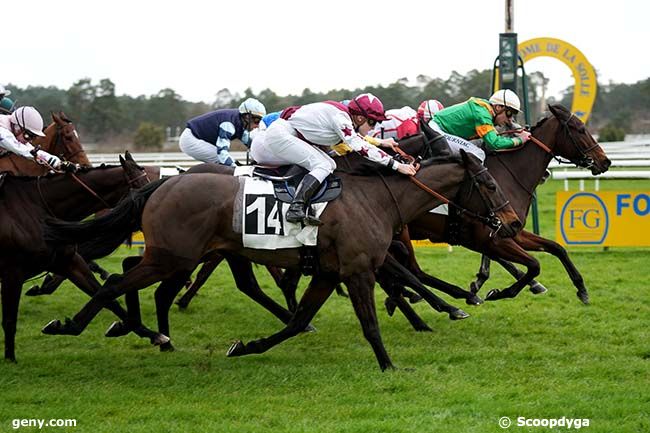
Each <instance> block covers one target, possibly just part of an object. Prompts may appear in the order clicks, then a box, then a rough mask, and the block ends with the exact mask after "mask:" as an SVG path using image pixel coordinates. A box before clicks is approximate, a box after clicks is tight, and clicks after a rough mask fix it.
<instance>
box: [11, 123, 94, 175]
mask: <svg viewBox="0 0 650 433" xmlns="http://www.w3.org/2000/svg"><path fill="white" fill-rule="evenodd" d="M43 132H44V133H45V137H37V138H36V139H34V142H33V145H34V147H37V146H38V147H40V148H41V149H43V150H44V151H46V152H48V153H50V154H52V155H56V156H59V157H61V158H63V159H65V160H66V161H70V162H74V163H76V164H79V165H81V166H88V167H89V166H90V161H89V160H88V156H87V155H86V152H85V151H84V149H83V147H82V146H81V143H80V142H79V136H78V134H77V131H76V129H75V126H74V124H73V123H72V122H71V121H70V119H68V118H67V117H66V115H65V114H64V113H63V112H59V113H58V114H55V113H52V123H50V124H49V125H48V126H47V127H46V128H45V130H44V131H43ZM48 171H49V169H48V168H47V167H45V166H43V165H41V164H38V163H37V162H36V161H34V160H33V159H29V158H24V157H22V156H20V155H15V154H13V153H11V152H7V153H4V154H2V155H0V172H8V173H11V174H13V175H15V176H43V175H45V174H47V172H48Z"/></svg>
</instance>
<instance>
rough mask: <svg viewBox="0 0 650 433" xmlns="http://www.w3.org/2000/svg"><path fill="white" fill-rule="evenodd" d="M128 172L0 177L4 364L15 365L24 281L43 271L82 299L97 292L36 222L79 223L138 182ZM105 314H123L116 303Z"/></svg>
mask: <svg viewBox="0 0 650 433" xmlns="http://www.w3.org/2000/svg"><path fill="white" fill-rule="evenodd" d="M124 164H126V162H123V165H124ZM132 171H133V170H128V169H127V168H125V167H120V166H118V167H107V166H102V167H98V168H85V169H82V170H81V171H80V172H79V173H77V174H74V175H73V174H69V173H68V174H54V175H47V176H43V177H14V176H5V177H4V179H3V182H2V187H1V188H2V189H1V190H0V195H2V200H0V244H2V246H3V249H2V252H0V280H1V281H2V287H1V297H2V327H3V329H4V333H5V344H4V346H5V359H7V360H10V361H15V360H16V355H15V336H16V324H17V319H18V305H19V301H20V293H21V289H22V286H23V283H24V282H25V280H26V279H27V278H29V277H32V276H34V275H37V274H38V273H40V272H43V271H45V270H48V271H52V272H56V273H59V274H61V275H64V276H65V277H66V278H69V279H70V280H71V281H72V282H73V283H74V284H76V285H77V286H78V287H79V288H81V289H82V290H83V291H84V292H86V293H88V294H92V293H94V292H95V291H96V290H97V289H99V288H100V285H99V283H98V282H97V281H96V280H95V278H94V277H93V275H92V273H91V272H90V270H89V269H88V266H87V265H86V263H85V262H84V260H83V259H82V258H81V256H79V254H76V253H75V250H74V248H70V247H69V246H60V245H52V244H47V243H46V242H45V240H44V238H43V230H42V228H41V225H42V222H43V221H44V220H45V219H46V218H48V217H52V216H57V217H60V218H67V219H70V220H80V219H82V218H84V217H87V216H88V215H90V214H92V213H94V212H96V211H98V210H100V209H103V208H106V207H110V206H112V205H114V204H115V203H117V202H118V201H119V199H120V198H121V197H122V196H123V195H124V194H125V193H126V192H127V191H128V190H129V188H130V187H131V186H137V183H138V182H142V178H141V174H142V170H140V169H137V170H136V173H135V174H134V173H132ZM109 309H111V311H113V312H114V313H115V314H117V315H118V317H120V318H122V319H126V312H125V311H124V310H123V309H122V308H121V307H120V306H119V304H118V303H112V304H111V305H110V306H109ZM137 333H138V335H141V336H144V337H149V338H155V337H156V336H157V334H155V333H152V332H150V331H148V330H142V329H138V330H137Z"/></svg>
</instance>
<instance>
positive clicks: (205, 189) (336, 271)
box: [43, 154, 520, 369]
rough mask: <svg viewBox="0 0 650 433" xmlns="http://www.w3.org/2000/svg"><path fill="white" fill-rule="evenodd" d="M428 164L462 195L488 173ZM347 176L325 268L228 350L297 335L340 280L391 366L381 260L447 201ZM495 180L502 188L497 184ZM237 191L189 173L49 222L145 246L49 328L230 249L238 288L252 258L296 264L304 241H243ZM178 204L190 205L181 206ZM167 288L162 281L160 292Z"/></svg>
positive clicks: (73, 232)
mask: <svg viewBox="0 0 650 433" xmlns="http://www.w3.org/2000/svg"><path fill="white" fill-rule="evenodd" d="M422 165H423V167H422V168H421V169H420V171H419V172H418V175H417V176H416V178H417V179H418V180H419V181H420V182H422V183H424V184H425V185H428V186H429V187H430V188H432V189H434V190H435V191H437V192H438V193H440V194H443V195H444V196H446V197H453V196H455V195H456V193H457V192H458V190H459V188H460V185H461V184H462V183H463V182H462V181H463V179H464V178H465V176H466V175H467V173H471V174H472V175H474V174H477V173H479V172H481V173H482V174H481V175H482V176H485V175H487V173H485V170H484V169H483V167H482V166H481V165H480V164H479V163H478V162H477V161H475V160H474V159H472V158H470V157H467V156H466V155H464V154H463V162H462V163H461V164H459V163H441V164H433V163H432V162H431V161H429V162H428V163H426V164H425V163H423V164H422ZM341 180H342V182H343V184H344V185H346V187H345V189H344V191H343V193H342V195H341V197H340V198H339V199H337V200H335V201H333V202H332V203H330V204H329V205H328V207H327V208H326V209H325V212H324V213H323V215H322V217H321V220H322V221H323V222H324V226H323V227H321V228H320V229H319V234H318V246H317V249H318V268H319V271H318V272H317V273H316V274H315V275H314V276H313V278H312V280H311V283H310V285H309V287H308V289H307V291H306V292H305V294H304V295H303V297H302V299H301V301H300V303H299V305H298V309H297V311H296V313H295V314H294V315H293V317H292V318H291V320H290V321H289V323H288V324H287V325H286V327H285V328H284V329H283V330H282V331H280V332H279V333H277V334H275V335H273V336H272V337H270V338H268V339H262V340H257V341H253V342H250V343H248V344H246V345H244V344H243V343H241V342H237V343H236V344H234V345H233V346H232V347H231V348H230V350H229V351H228V355H229V356H239V355H244V354H250V353H261V352H264V351H266V350H268V349H269V348H271V347H273V346H274V345H276V344H278V343H280V342H282V341H284V340H286V339H288V338H290V337H292V336H295V335H296V334H297V333H299V332H300V331H302V330H303V329H305V327H306V326H307V325H308V324H309V322H310V321H311V319H312V318H313V316H314V315H315V314H316V313H317V311H318V310H319V309H320V307H321V306H322V305H323V303H324V302H325V301H326V300H327V298H328V297H329V295H330V294H331V292H332V291H333V290H334V286H335V285H336V284H337V283H338V282H339V281H342V282H344V283H345V284H346V286H347V287H348V290H349V293H350V298H351V301H352V304H353V306H354V309H355V312H356V314H357V317H358V318H359V321H360V322H361V326H362V329H363V332H364V335H365V336H366V338H367V340H368V341H369V342H370V344H371V346H372V348H373V350H374V352H375V356H376V357H377V361H378V363H379V366H380V368H381V369H386V368H389V367H392V363H391V361H390V358H389V357H388V354H387V352H386V350H385V348H384V346H383V342H382V341H381V337H380V335H379V327H378V324H377V317H376V312H375V304H374V298H373V289H374V283H375V269H377V268H378V267H379V266H380V265H381V264H382V263H383V262H384V260H385V258H386V251H387V249H388V246H389V245H390V243H391V239H392V236H393V233H394V231H395V230H397V229H399V228H401V227H402V226H403V225H404V224H405V223H408V222H409V221H411V220H413V219H414V218H416V217H417V216H418V215H420V214H422V213H424V212H426V211H427V210H428V209H431V208H432V207H433V206H435V205H436V204H438V203H440V202H441V200H440V199H439V198H434V197H432V196H431V195H430V194H429V193H428V192H425V191H424V190H422V189H420V188H419V187H417V186H415V185H414V183H413V182H411V181H410V179H409V178H406V177H403V176H398V175H392V176H386V177H385V178H384V177H382V178H378V177H374V176H372V177H370V176H367V177H361V176H353V175H349V174H341ZM493 185H494V191H496V190H497V188H496V184H493ZM239 189H240V180H239V179H237V178H233V177H232V176H226V175H215V174H188V175H184V176H178V177H176V178H170V179H169V180H167V181H165V182H162V181H159V182H154V183H152V184H150V185H148V186H145V187H144V188H142V189H141V191H140V192H139V193H137V194H135V198H134V200H132V201H123V202H122V204H121V205H119V206H118V207H116V208H115V209H114V210H113V211H112V212H111V214H110V215H107V216H105V217H102V218H99V219H97V220H95V221H92V222H88V223H78V224H73V223H69V224H64V223H58V224H55V225H53V226H52V225H50V227H49V228H48V229H47V231H48V238H50V239H65V240H67V241H68V242H73V243H74V242H78V241H80V240H88V239H90V240H91V241H92V242H95V243H98V244H105V243H115V242H116V241H117V240H118V239H119V240H121V239H123V238H124V237H125V236H126V235H128V234H130V233H131V232H132V230H133V229H134V228H137V227H139V226H140V225H141V226H142V229H143V232H144V235H145V242H146V249H145V254H144V257H143V259H142V261H141V262H140V263H139V264H137V265H136V266H135V267H133V268H132V269H130V270H129V271H127V272H126V273H124V274H123V275H121V276H117V275H112V276H111V277H109V279H108V280H107V281H106V283H105V284H104V286H103V288H102V289H101V291H100V292H99V293H97V294H96V295H95V296H93V298H92V299H91V301H90V302H89V303H88V304H86V306H85V307H84V308H83V309H82V310H81V311H80V312H79V313H78V314H77V315H75V317H74V318H73V319H71V320H66V322H65V323H61V322H59V321H58V320H53V321H52V322H50V323H49V324H48V325H47V326H46V327H45V328H44V329H43V332H45V333H49V334H70V335H78V334H80V333H81V332H82V331H83V329H84V328H85V327H86V326H87V325H88V323H89V322H90V321H91V320H92V318H93V317H94V316H95V315H96V314H97V313H98V312H99V311H100V309H101V308H102V306H103V305H105V303H106V302H108V301H111V300H114V299H115V298H117V297H119V296H121V295H123V294H125V293H127V292H131V291H137V290H140V289H142V288H145V287H147V286H149V285H151V284H153V283H156V282H158V281H163V280H164V281H165V282H168V283H169V284H171V285H173V284H174V282H175V283H176V285H177V284H178V283H179V282H180V283H181V284H182V283H183V282H184V281H185V280H186V279H187V276H188V275H189V274H190V273H191V272H192V271H193V270H194V269H195V267H196V266H197V265H198V264H199V263H200V262H201V261H203V260H206V258H209V257H210V254H211V253H215V252H216V253H219V254H221V255H224V256H225V257H226V259H227V260H228V261H229V264H230V265H231V268H232V270H233V274H234V275H235V278H236V280H237V284H238V286H239V285H240V284H248V283H249V282H248V281H242V278H240V277H241V276H242V274H241V272H239V271H242V272H244V274H245V276H247V275H249V274H250V263H249V262H247V260H246V259H248V260H252V261H254V262H258V263H263V264H270V265H275V266H280V267H284V268H296V267H299V266H300V262H301V257H300V252H299V250H298V249H281V250H275V251H268V250H253V249H250V248H245V247H244V246H243V245H242V238H241V234H240V233H237V230H235V229H234V228H233V224H232V222H233V215H234V213H235V209H236V208H237V206H238V203H236V199H235V197H236V196H237V193H238V191H239ZM179 203H183V204H184V205H183V206H178V204H179ZM497 216H498V217H499V218H500V220H501V221H502V223H503V228H502V230H501V231H502V233H505V234H510V235H512V234H514V233H515V232H516V231H517V230H518V229H519V228H520V222H519V220H518V219H517V218H516V217H515V215H514V213H513V211H512V210H511V208H510V207H509V206H505V207H503V208H502V209H501V210H499V211H498V212H497ZM244 258H245V259H244ZM246 263H248V265H246ZM246 266H247V268H246ZM161 289H162V286H161V287H159V289H158V290H161ZM163 290H168V289H167V288H166V289H163ZM169 304H171V302H170V303H169Z"/></svg>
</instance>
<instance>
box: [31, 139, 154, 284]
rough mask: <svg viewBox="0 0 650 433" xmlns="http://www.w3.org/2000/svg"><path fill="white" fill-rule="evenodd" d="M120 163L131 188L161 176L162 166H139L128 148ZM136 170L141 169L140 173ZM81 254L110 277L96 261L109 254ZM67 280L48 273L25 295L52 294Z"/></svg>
mask: <svg viewBox="0 0 650 433" xmlns="http://www.w3.org/2000/svg"><path fill="white" fill-rule="evenodd" d="M120 164H121V165H122V167H123V168H124V169H125V171H127V176H129V177H130V178H132V179H133V181H132V183H131V188H139V187H141V186H143V185H146V184H147V183H149V182H150V181H151V179H154V180H157V179H158V178H159V177H160V167H158V166H144V167H141V166H139V165H138V164H137V162H135V160H134V159H133V157H132V156H131V153H130V152H129V151H128V150H127V151H126V152H125V156H124V158H122V156H121V155H120ZM136 171H139V173H138V172H136ZM103 211H104V210H102V211H100V212H99V214H101V213H102V212H103ZM79 254H80V255H81V256H82V257H83V259H84V260H85V261H86V263H87V264H88V267H89V268H90V270H91V271H93V272H94V273H96V274H99V276H100V278H101V279H102V280H106V279H107V278H108V276H109V275H110V274H109V273H108V271H106V270H105V269H103V268H102V267H101V266H99V264H97V263H96V262H95V260H96V259H99V258H102V257H105V256H106V255H108V254H103V253H102V252H101V251H79ZM65 280H66V278H65V277H64V276H62V275H56V274H49V273H48V274H47V275H46V276H45V278H44V279H43V283H42V284H41V285H40V286H39V285H38V284H35V285H33V286H32V287H30V288H29V289H28V290H27V291H26V292H25V296H42V295H51V294H52V293H54V292H55V291H56V290H57V289H58V288H59V287H61V284H63V282H64V281H65Z"/></svg>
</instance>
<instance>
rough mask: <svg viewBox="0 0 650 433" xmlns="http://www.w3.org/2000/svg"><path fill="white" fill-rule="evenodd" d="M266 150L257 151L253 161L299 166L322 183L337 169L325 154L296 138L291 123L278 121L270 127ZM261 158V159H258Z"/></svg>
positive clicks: (264, 146)
mask: <svg viewBox="0 0 650 433" xmlns="http://www.w3.org/2000/svg"><path fill="white" fill-rule="evenodd" d="M259 145H261V146H262V147H263V148H264V150H263V151H260V150H259V149H258V150H255V151H254V153H253V159H255V161H257V162H258V163H260V164H269V165H286V164H297V165H299V166H301V167H304V168H306V169H307V170H309V174H311V175H312V176H314V177H315V178H316V179H318V180H319V181H320V182H322V181H324V180H325V178H326V177H327V176H329V175H330V174H331V173H332V172H333V171H334V169H335V168H336V163H335V162H334V160H333V159H332V158H330V157H329V156H328V155H327V154H326V153H325V152H323V151H322V150H320V149H318V148H317V147H315V146H312V145H311V144H309V143H307V142H304V141H302V140H301V139H300V138H298V137H297V136H296V130H295V129H294V128H293V127H292V126H291V124H290V123H289V122H287V121H286V120H284V119H278V120H276V121H275V122H273V123H272V124H271V126H269V128H268V129H267V130H266V134H265V137H264V140H263V142H260V143H258V146H259ZM258 158H260V159H258Z"/></svg>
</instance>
